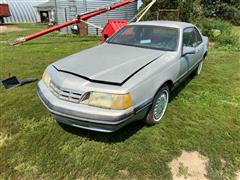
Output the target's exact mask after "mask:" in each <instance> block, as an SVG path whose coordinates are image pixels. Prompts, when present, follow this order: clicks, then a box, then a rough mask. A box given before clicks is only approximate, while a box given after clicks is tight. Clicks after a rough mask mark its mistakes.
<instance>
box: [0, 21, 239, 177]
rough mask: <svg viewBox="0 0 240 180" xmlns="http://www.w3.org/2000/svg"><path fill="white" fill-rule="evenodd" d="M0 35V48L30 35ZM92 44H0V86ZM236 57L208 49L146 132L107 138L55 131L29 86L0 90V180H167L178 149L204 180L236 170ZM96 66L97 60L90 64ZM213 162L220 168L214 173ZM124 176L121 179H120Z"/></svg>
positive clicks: (131, 130) (59, 38) (50, 40)
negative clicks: (194, 159) (193, 159)
mask: <svg viewBox="0 0 240 180" xmlns="http://www.w3.org/2000/svg"><path fill="white" fill-rule="evenodd" d="M20 26H21V27H24V28H25V27H26V28H28V30H26V31H21V32H12V33H5V34H0V41H1V42H3V41H7V40H9V39H11V40H13V39H15V38H17V37H19V36H22V35H26V34H29V33H31V32H35V31H37V30H39V29H40V28H42V26H40V25H20ZM98 43H99V38H97V37H77V36H69V35H58V34H56V33H53V34H50V35H47V36H44V37H41V38H38V39H36V40H34V41H31V42H28V43H26V44H24V45H21V46H10V45H8V44H5V43H1V44H0V79H3V78H6V77H7V76H8V74H9V73H11V74H12V75H17V76H18V77H19V78H20V79H21V78H26V77H38V78H41V75H42V73H43V71H44V69H45V68H46V67H47V65H48V64H49V63H52V62H54V61H56V60H58V59H59V58H62V57H65V56H67V55H70V54H72V53H75V52H78V51H81V50H83V49H86V48H89V47H92V46H95V45H96V44H98ZM239 57H240V52H236V51H221V50H216V49H213V48H211V49H210V50H209V55H208V57H207V59H206V62H205V64H204V67H203V72H202V74H201V75H200V76H198V77H195V78H194V79H192V80H191V79H188V80H186V81H185V82H184V83H183V84H182V85H181V86H180V87H179V88H178V89H177V90H176V91H175V92H174V93H173V98H172V100H171V102H170V104H169V107H168V110H167V113H166V116H165V117H164V118H163V120H162V122H161V123H160V124H158V125H156V126H154V127H147V126H144V124H143V123H141V122H136V123H134V124H130V125H128V126H126V127H124V128H123V129H121V130H120V131H118V132H116V133H114V134H102V133H96V132H91V131H86V130H81V129H76V128H70V127H61V126H59V125H58V124H57V123H56V122H55V121H54V120H53V118H52V117H51V115H50V114H49V113H48V111H47V110H46V109H45V108H44V107H43V105H42V104H41V102H40V101H39V99H38V97H37V94H36V84H35V83H34V84H29V85H25V86H22V87H20V88H15V89H12V90H9V91H5V90H4V89H3V88H2V87H1V88H0V110H1V111H0V178H4V179H5V178H10V179H20V178H26V179H37V178H44V179H62V178H67V179H75V178H81V177H85V178H98V179H112V178H115V179H122V178H127V179H128V178H137V179H146V178H151V179H170V178H171V172H170V169H169V167H168V163H169V162H170V161H171V160H172V159H174V158H176V157H178V156H180V154H181V152H182V151H183V150H186V151H198V152H199V153H201V154H202V155H204V156H206V157H208V158H209V165H208V168H207V170H208V177H209V178H210V179H227V178H230V179H232V178H234V176H235V175H234V173H235V172H236V171H238V170H240V58H239ZM96 61H97V59H96ZM221 159H224V160H225V161H226V162H227V163H226V167H225V168H224V169H223V171H222V172H221V171H220V169H221ZM122 172H127V173H122Z"/></svg>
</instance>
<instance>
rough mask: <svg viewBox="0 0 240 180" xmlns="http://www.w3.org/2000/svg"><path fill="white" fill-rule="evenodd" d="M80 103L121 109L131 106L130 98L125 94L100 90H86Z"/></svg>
mask: <svg viewBox="0 0 240 180" xmlns="http://www.w3.org/2000/svg"><path fill="white" fill-rule="evenodd" d="M81 103H83V104H87V105H89V106H95V107H100V108H106V109H115V110H122V109H127V108H129V107H130V106H132V104H133V102H132V98H131V96H130V94H129V93H127V94H110V93H101V92H88V93H86V94H85V95H84V97H83V99H82V101H81Z"/></svg>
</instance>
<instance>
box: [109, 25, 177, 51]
mask: <svg viewBox="0 0 240 180" xmlns="http://www.w3.org/2000/svg"><path fill="white" fill-rule="evenodd" d="M178 34H179V31H178V29H177V28H169V27H162V26H149V25H146V26H144V25H129V26H125V27H124V28H122V29H121V30H120V31H118V32H117V33H116V34H115V35H114V36H113V37H111V38H110V39H109V40H108V41H107V43H112V44H120V45H126V46H135V47H142V48H150V49H159V50H163V51H176V50H177V46H178V37H179V35H178Z"/></svg>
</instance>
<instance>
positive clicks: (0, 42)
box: [0, 41, 8, 44]
mask: <svg viewBox="0 0 240 180" xmlns="http://www.w3.org/2000/svg"><path fill="white" fill-rule="evenodd" d="M0 44H8V42H7V41H0Z"/></svg>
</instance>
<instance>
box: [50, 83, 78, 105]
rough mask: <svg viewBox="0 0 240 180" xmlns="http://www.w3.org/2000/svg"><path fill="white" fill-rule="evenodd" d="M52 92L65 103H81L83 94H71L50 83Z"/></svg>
mask: <svg viewBox="0 0 240 180" xmlns="http://www.w3.org/2000/svg"><path fill="white" fill-rule="evenodd" d="M50 91H51V92H52V93H53V94H54V95H55V96H56V97H57V98H59V99H62V100H64V101H69V102H74V103H80V100H81V94H78V93H74V92H70V91H68V90H63V89H62V88H60V87H58V86H57V85H55V84H54V83H53V82H50Z"/></svg>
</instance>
